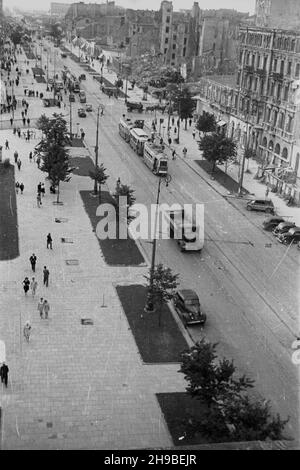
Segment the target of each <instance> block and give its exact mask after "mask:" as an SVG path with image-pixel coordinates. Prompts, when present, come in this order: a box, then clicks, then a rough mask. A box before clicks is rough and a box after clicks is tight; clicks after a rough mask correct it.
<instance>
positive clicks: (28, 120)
mask: <svg viewBox="0 0 300 470" xmlns="http://www.w3.org/2000/svg"><path fill="white" fill-rule="evenodd" d="M27 124H28V127H29V124H30V119H29V118H27Z"/></svg>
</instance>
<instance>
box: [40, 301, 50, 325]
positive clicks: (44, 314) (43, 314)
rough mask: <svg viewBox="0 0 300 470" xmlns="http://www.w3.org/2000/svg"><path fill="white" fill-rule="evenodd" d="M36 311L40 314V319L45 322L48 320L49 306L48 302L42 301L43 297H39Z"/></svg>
mask: <svg viewBox="0 0 300 470" xmlns="http://www.w3.org/2000/svg"><path fill="white" fill-rule="evenodd" d="M37 310H38V312H39V314H40V318H41V319H45V320H47V319H48V318H49V312H50V304H49V302H48V300H46V299H43V297H41V299H40V301H39V303H38V306H37Z"/></svg>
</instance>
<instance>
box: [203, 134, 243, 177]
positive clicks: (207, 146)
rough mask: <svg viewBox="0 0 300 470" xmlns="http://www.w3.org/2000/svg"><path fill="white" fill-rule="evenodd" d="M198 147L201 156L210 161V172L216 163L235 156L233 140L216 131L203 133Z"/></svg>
mask: <svg viewBox="0 0 300 470" xmlns="http://www.w3.org/2000/svg"><path fill="white" fill-rule="evenodd" d="M199 149H200V150H202V151H203V157H204V158H205V159H206V160H208V161H209V162H211V163H212V173H213V172H214V170H215V166H216V164H222V163H224V162H226V161H227V160H229V159H230V158H233V157H235V156H236V153H237V151H236V144H235V142H234V141H233V140H232V139H230V138H228V137H226V136H224V135H223V134H218V133H217V132H214V133H213V134H210V135H204V136H203V137H202V138H201V140H200V142H199Z"/></svg>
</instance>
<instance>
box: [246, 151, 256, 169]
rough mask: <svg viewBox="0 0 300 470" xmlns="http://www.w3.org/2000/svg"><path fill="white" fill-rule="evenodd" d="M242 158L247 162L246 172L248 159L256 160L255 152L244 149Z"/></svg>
mask: <svg viewBox="0 0 300 470" xmlns="http://www.w3.org/2000/svg"><path fill="white" fill-rule="evenodd" d="M244 157H245V159H246V160H247V169H246V171H248V168H249V160H250V158H253V159H255V158H256V152H255V150H253V149H252V148H250V147H246V148H245V150H244Z"/></svg>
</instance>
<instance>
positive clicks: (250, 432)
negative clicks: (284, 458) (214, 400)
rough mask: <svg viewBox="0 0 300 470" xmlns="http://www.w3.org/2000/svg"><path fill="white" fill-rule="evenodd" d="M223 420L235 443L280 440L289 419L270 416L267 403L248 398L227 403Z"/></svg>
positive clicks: (240, 398)
mask: <svg viewBox="0 0 300 470" xmlns="http://www.w3.org/2000/svg"><path fill="white" fill-rule="evenodd" d="M223 414H224V420H225V422H226V424H227V427H228V429H229V430H230V434H231V438H232V439H233V440H235V441H252V440H256V441H257V440H259V441H264V440H266V439H271V440H280V439H282V437H283V430H284V427H285V425H286V424H287V423H288V421H289V419H286V420H281V418H280V416H279V415H278V414H277V415H276V416H275V417H274V416H272V414H271V409H270V404H269V402H267V401H262V400H256V401H251V400H250V398H249V397H248V396H244V397H239V398H238V399H237V400H232V401H229V402H228V403H227V404H226V407H225V408H224V412H223Z"/></svg>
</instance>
